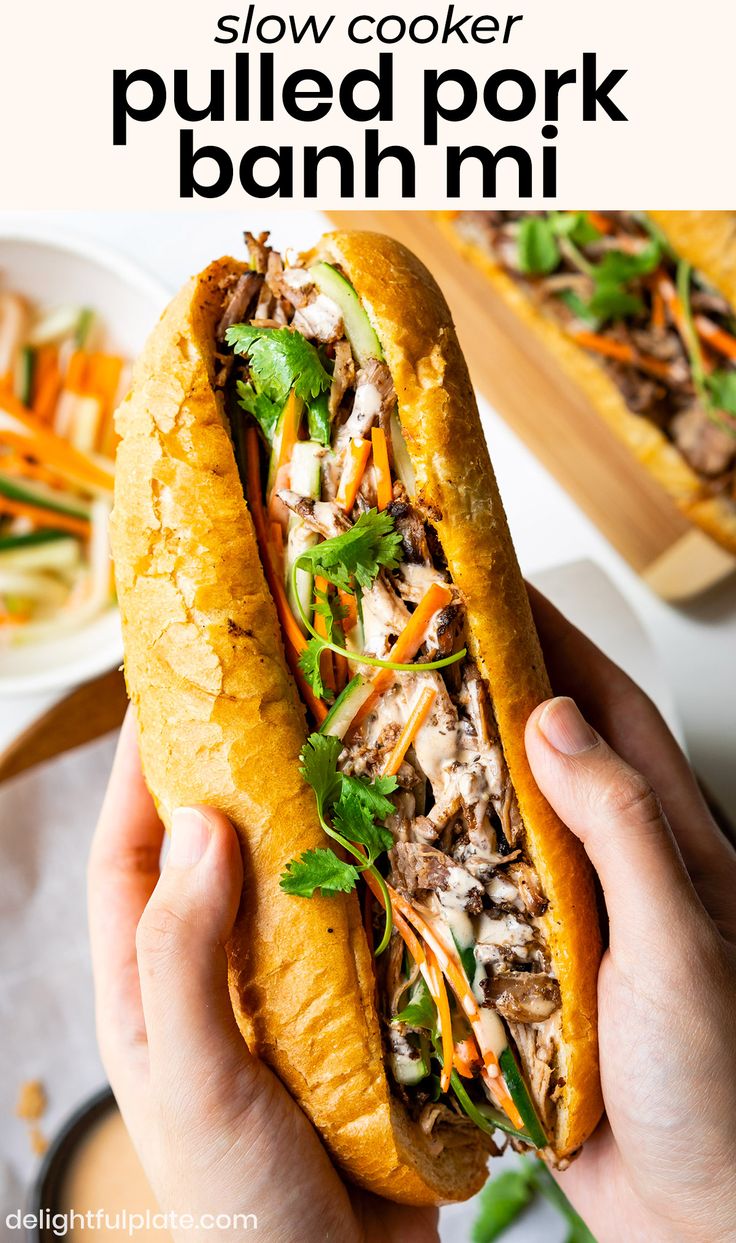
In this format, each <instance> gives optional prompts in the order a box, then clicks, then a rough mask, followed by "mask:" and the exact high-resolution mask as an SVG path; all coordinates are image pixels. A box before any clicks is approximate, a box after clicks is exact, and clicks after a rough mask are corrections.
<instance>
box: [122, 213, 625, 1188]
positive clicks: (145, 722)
mask: <svg viewBox="0 0 736 1243" xmlns="http://www.w3.org/2000/svg"><path fill="white" fill-rule="evenodd" d="M323 247H324V253H325V254H326V255H328V256H329V257H331V258H333V259H334V260H336V261H337V262H339V263H340V264H341V265H342V266H343V268H344V270H345V271H346V274H347V275H348V276H349V277H350V279H351V280H352V281H353V282H354V283H355V286H356V288H357V289H358V292H359V294H360V295H361V297H362V298H363V300H364V303H365V305H366V307H367V309H368V311H369V313H370V314H371V315H372V316H373V317H374V321H375V322H376V325H377V326H378V328H379V333H380V337H381V340H382V343H383V345H384V349H385V350H386V355H387V358H388V362H389V365H390V367H391V370H392V374H393V376H394V382H395V385H396V388H397V393H398V398H399V405H400V412H401V418H402V424H403V426H404V429H405V432H406V435H407V441H408V445H409V451H410V453H411V455H412V458H413V461H414V465H415V469H416V471H417V477H418V480H419V482H420V484H421V487H422V490H423V493H424V496H425V499H426V500H427V501H428V502H429V503H430V504H432V505H434V506H436V507H437V508H438V509H441V510H442V515H443V516H442V518H441V519H439V520H438V528H439V530H440V535H441V538H442V540H443V542H444V546H445V550H446V553H447V556H448V561H449V564H450V567H451V570H452V572H453V575H454V577H455V579H456V581H457V583H458V585H459V586H460V587H461V589H462V590H463V591H464V592H465V593H466V595H467V597H468V604H469V620H470V623H471V628H472V630H473V649H474V652H475V653H476V655H477V657H478V659H479V662H480V663H481V666H482V668H483V672H484V674H485V676H487V677H488V680H489V683H490V686H491V690H492V693H493V695H494V699H495V702H496V710H497V714H498V718H499V727H500V730H501V735H502V738H503V739H504V742H505V746H506V755H507V759H508V762H509V767H510V770H511V775H512V779H513V780H514V782H515V785H516V789H517V792H518V794H519V799H520V805H521V810H522V814H523V815H524V817H525V819H526V821H527V823H528V825H529V840H530V851H531V853H532V856H533V858H534V859H535V862H536V864H537V866H538V867H539V870H540V875H541V879H542V882H543V884H544V886H545V888H546V891H547V893H548V896H549V897H550V900H551V902H550V911H549V914H548V916H547V931H548V935H549V937H550V942H551V948H552V954H553V959H554V963H555V968H556V970H557V973H558V975H559V978H560V983H561V988H562V992H563V1034H564V1038H565V1040H566V1042H567V1062H566V1064H565V1066H564V1067H563V1068H562V1074H563V1075H565V1077H566V1080H567V1084H566V1089H565V1096H564V1097H563V1100H562V1102H561V1108H560V1128H559V1133H558V1136H557V1143H556V1145H555V1146H556V1148H557V1150H558V1151H559V1152H560V1153H564V1152H568V1151H570V1150H572V1149H574V1148H575V1147H577V1146H578V1144H579V1143H580V1142H582V1140H583V1139H584V1138H585V1137H586V1135H587V1134H588V1133H589V1131H590V1130H591V1129H592V1127H593V1126H594V1125H595V1122H596V1121H597V1119H598V1116H599V1114H600V1109H601V1102H600V1090H599V1086H598V1076H597V1049H596V1042H595V979H596V972H597V964H598V957H599V943H598V941H597V917H596V912H595V904H594V899H593V892H592V883H591V879H590V873H589V869H588V867H587V863H586V861H585V858H584V856H583V855H582V852H581V851H580V849H579V847H578V846H577V843H575V842H574V841H573V839H572V838H571V837H570V835H569V834H567V833H566V831H565V830H563V829H562V827H561V826H560V824H559V822H558V821H557V820H556V819H555V817H554V816H553V815H552V813H551V811H550V809H549V808H548V807H547V805H546V804H545V803H544V801H543V800H542V799H541V796H540V795H539V792H538V791H537V790H536V787H535V786H534V784H533V782H532V780H531V776H530V774H529V770H528V768H527V765H526V758H525V755H524V750H523V741H522V738H523V726H524V721H525V719H526V716H527V715H528V712H529V711H530V710H531V708H532V707H533V706H534V705H535V704H536V703H538V702H539V700H540V699H541V698H544V696H545V695H546V694H548V691H549V688H548V683H547V680H546V676H545V674H544V669H543V664H542V659H541V655H540V653H539V648H538V644H537V641H536V636H535V633H534V628H533V624H532V621H531V616H530V613H529V607H528V602H527V599H526V594H525V592H524V588H523V583H522V580H521V577H520V575H519V571H518V567H517V565H516V562H515V558H514V554H513V549H512V546H511V543H510V539H509V535H508V531H507V527H506V521H505V516H504V514H503V509H502V506H501V502H500V500H499V498H498V493H497V490H496V485H495V481H494V479H493V475H492V472H491V468H490V463H489V461H488V456H487V453H486V451H485V449H484V448H482V445H483V441H482V432H481V430H480V424H479V421H478V415H477V409H476V406H475V400H474V397H473V393H472V389H471V387H470V382H469V379H468V376H467V370H466V368H465V364H464V361H463V359H462V355H461V353H460V350H459V346H458V344H457V340H456V337H455V333H454V329H453V328H452V324H451V320H450V316H449V312H448V310H447V307H446V304H445V303H444V300H443V299H442V296H441V294H440V293H439V291H438V290H437V287H436V285H435V284H434V282H433V281H432V279H431V277H430V276H429V274H428V273H427V272H426V270H425V269H424V268H423V267H422V266H421V265H420V264H419V263H418V262H417V261H416V260H415V259H414V257H413V256H411V255H410V254H409V253H408V252H407V251H406V250H404V249H403V248H402V247H400V246H398V245H397V244H396V243H394V242H391V241H390V240H389V239H386V238H382V237H380V236H378V235H367V234H362V235H356V234H335V235H331V236H330V237H328V238H327V239H325V241H324V243H323ZM238 270H240V266H239V265H236V264H234V263H233V261H232V260H222V261H220V262H219V263H215V264H213V265H211V267H210V268H208V269H207V270H206V272H204V273H203V274H202V275H201V276H200V277H198V278H195V279H194V280H193V281H192V282H191V283H190V284H189V285H188V286H187V287H185V289H184V290H182V292H181V293H180V294H179V295H178V297H177V298H176V299H175V300H174V302H173V303H172V304H171V306H170V307H169V309H168V310H167V311H166V313H165V315H164V317H163V319H162V321H161V322H160V324H159V326H158V328H157V329H156V330H155V332H154V334H153V335H152V337H151V339H150V340H149V343H148V345H147V347H146V350H145V352H144V354H143V356H142V358H141V360H140V361H139V363H138V365H137V367H136V371H135V375H134V381H133V387H132V391H131V394H130V396H129V397H128V398H127V399H126V401H125V402H124V403H123V406H122V407H121V409H120V411H119V413H118V429H119V431H120V433H121V435H122V442H121V445H120V448H119V451H118V466H117V479H116V500H115V510H114V515H113V550H114V556H115V562H116V575H117V582H118V593H119V598H120V604H121V611H122V616H123V626H124V633H125V643H126V678H127V681H128V687H129V690H130V694H131V699H132V700H133V703H134V705H135V708H136V712H137V715H138V721H139V726H140V731H141V749H142V755H143V763H144V769H145V772H146V777H147V780H148V783H149V785H150V787H151V789H152V791H153V793H154V795H155V797H156V799H157V802H158V804H159V806H160V808H161V811H162V815H163V817H164V820H165V821H167V822H168V820H169V819H170V815H171V810H172V808H174V807H175V806H177V805H180V804H184V803H192V802H204V803H213V804H214V805H216V806H218V807H220V808H222V809H223V810H224V811H225V812H226V813H227V814H228V815H229V816H230V817H231V818H232V820H233V822H234V824H235V825H236V828H237V829H238V832H239V835H240V837H241V841H242V845H243V852H244V859H245V869H246V873H245V887H244V893H245V898H244V902H243V908H242V910H241V912H240V914H239V916H238V922H237V925H236V929H235V932H234V935H233V938H232V944H231V946H230V948H229V956H230V979H231V991H232V995H233V1002H234V1006H235V1010H236V1014H237V1016H238V1021H239V1023H240V1025H241V1030H243V1033H244V1035H245V1037H246V1039H247V1040H248V1043H249V1045H250V1046H251V1047H252V1048H254V1049H255V1050H257V1051H258V1052H259V1054H260V1055H261V1056H263V1057H264V1058H265V1059H266V1060H268V1061H269V1062H270V1063H271V1065H273V1066H274V1068H275V1069H276V1070H277V1072H278V1074H279V1075H280V1077H281V1078H282V1079H283V1081H284V1082H285V1083H286V1085H287V1087H288V1088H289V1090H290V1091H291V1092H292V1093H293V1095H294V1096H295V1097H296V1099H297V1100H299V1102H300V1103H301V1104H302V1105H303V1107H304V1108H305V1110H306V1112H307V1113H308V1114H309V1116H310V1117H311V1118H312V1120H313V1121H314V1123H315V1125H316V1126H317V1128H318V1129H319V1131H320V1133H321V1134H322V1136H323V1138H324V1140H325V1142H326V1144H327V1146H328V1148H329V1150H330V1151H331V1153H332V1154H333V1155H334V1157H335V1159H336V1160H337V1161H339V1162H340V1164H342V1165H343V1167H344V1168H345V1169H346V1170H347V1171H348V1172H349V1173H350V1174H351V1175H352V1177H353V1178H355V1180H356V1181H358V1182H360V1183H361V1184H363V1185H364V1186H366V1187H369V1188H370V1189H371V1190H373V1191H375V1192H377V1193H379V1194H384V1195H387V1196H390V1197H391V1198H393V1199H396V1200H402V1201H405V1202H408V1203H414V1204H420V1203H424V1204H426V1203H437V1202H441V1201H443V1200H448V1199H460V1198H464V1197H466V1196H468V1195H470V1194H472V1193H473V1192H474V1191H475V1190H477V1189H478V1187H479V1186H480V1185H481V1183H482V1182H483V1180H484V1178H485V1173H486V1171H485V1154H484V1152H483V1151H482V1148H481V1145H480V1144H479V1145H477V1146H473V1147H467V1148H463V1149H455V1150H448V1151H445V1152H444V1153H443V1154H442V1156H441V1157H440V1158H433V1157H431V1156H430V1154H429V1150H428V1145H427V1144H426V1141H425V1140H424V1138H423V1136H422V1134H421V1132H420V1131H419V1130H418V1128H417V1127H415V1126H412V1125H411V1124H409V1123H408V1121H407V1119H406V1116H405V1114H404V1113H403V1110H402V1109H401V1107H400V1106H399V1105H397V1103H396V1101H395V1099H394V1098H393V1097H392V1096H391V1095H390V1093H389V1091H388V1086H387V1081H386V1076H385V1072H384V1069H383V1060H382V1054H381V1043H380V1033H379V1029H378V1023H377V1017H376V1012H375V1006H374V1001H373V984H372V970H371V963H370V957H369V954H368V950H367V946H366V942H365V937H364V935H363V932H362V927H361V923H360V915H359V911H358V906H357V901H356V899H355V896H354V895H349V896H344V895H341V896H339V897H337V898H331V899H317V898H315V899H312V900H311V901H310V902H301V903H300V902H298V900H297V899H295V898H291V897H287V896H286V895H284V894H282V892H281V891H280V890H279V888H278V884H277V879H278V876H279V875H280V873H281V872H282V870H283V867H284V865H285V864H286V862H287V861H288V859H290V858H291V857H293V856H294V854H296V853H299V852H301V851H303V850H305V849H309V848H311V847H315V846H318V845H320V844H323V838H322V833H321V830H320V828H319V824H318V821H317V818H316V815H315V809H314V800H313V796H312V793H311V791H310V790H309V789H307V788H306V787H305V785H304V783H303V781H302V779H301V778H300V776H299V774H298V753H299V749H300V747H301V745H302V742H303V740H304V736H305V717H304V711H303V708H302V706H301V704H300V703H299V701H298V699H297V695H296V692H295V688H294V685H293V682H292V679H291V676H290V674H289V672H288V669H287V666H286V662H285V657H284V653H283V648H282V644H281V638H280V633H279V629H278V623H277V618H276V613H275V609H274V606H273V603H272V600H271V597H270V594H269V592H268V590H267V587H266V584H265V580H264V577H263V573H262V569H261V565H260V561H259V558H258V552H257V546H256V541H255V535H254V531H253V526H252V522H251V519H250V515H249V514H248V511H247V507H246V504H245V501H244V498H243V494H242V489H241V486H240V482H239V478H238V474H237V468H236V465H235V461H234V457H233V452H232V447H231V443H230V438H229V435H228V431H227V427H226V421H225V419H224V416H223V414H222V411H221V409H220V408H219V405H218V401H217V399H216V397H215V394H214V389H213V384H212V379H213V375H212V367H213V359H212V338H213V326H214V322H215V317H216V315H217V313H218V303H219V299H220V289H221V285H222V281H223V279H224V278H225V276H226V275H227V273H228V272H232V271H238ZM425 420H426V425H425ZM430 422H431V431H430V428H429V423H430ZM423 425H424V431H422V427H423ZM462 445H464V446H466V452H463V451H462V449H461V446H462ZM468 447H472V448H473V449H474V450H475V453H474V454H473V453H470V452H469V448H468ZM467 459H469V460H467ZM433 462H434V466H433ZM438 479H439V480H441V481H443V482H437V480H438ZM244 584H247V592H244V590H243V587H244ZM488 601H492V602H493V603H492V607H490V608H489V607H488ZM276 774H278V775H277V776H276ZM286 824H288V826H289V827H288V832H285V830H284V826H285V825H286ZM542 840H544V843H545V845H544V848H543V851H544V853H543V854H542V853H540V842H541V841H542Z"/></svg>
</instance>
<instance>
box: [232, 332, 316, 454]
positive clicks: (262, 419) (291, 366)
mask: <svg viewBox="0 0 736 1243" xmlns="http://www.w3.org/2000/svg"><path fill="white" fill-rule="evenodd" d="M225 340H226V341H227V344H228V345H229V346H230V347H231V348H232V349H233V351H234V352H235V353H236V354H241V355H243V356H245V357H247V359H248V367H249V370H250V377H251V378H250V382H249V383H245V382H243V381H240V382H239V383H238V385H237V392H238V404H239V405H240V406H241V407H242V408H243V409H244V410H246V411H247V412H248V414H252V415H253V416H254V417H255V419H256V420H257V422H258V424H259V426H260V427H261V430H262V431H263V434H264V436H265V437H266V440H267V441H268V442H269V444H270V443H271V441H272V440H273V435H274V430H275V427H276V422H277V419H278V415H279V413H280V411H281V409H282V407H283V404H284V402H285V401H286V399H287V397H288V396H289V393H290V392H291V391H292V389H293V391H294V392H295V393H296V396H297V397H299V398H300V399H301V400H302V401H303V402H304V403H305V405H306V407H307V417H308V420H309V432H310V436H311V438H312V439H315V440H319V441H320V443H321V444H324V445H327V444H329V440H330V418H329V410H328V406H327V394H328V393H329V390H330V385H331V384H332V377H331V375H330V373H329V371H328V370H327V368H326V367H325V365H324V361H323V359H322V357H321V356H320V353H319V351H318V350H317V348H316V347H315V346H314V345H312V343H311V342H310V341H308V340H307V338H306V337H305V336H304V335H303V334H302V333H301V332H295V331H292V329H291V328H259V327H258V326H257V325H254V324H233V325H232V326H231V327H230V328H228V329H227V332H226V333H225Z"/></svg>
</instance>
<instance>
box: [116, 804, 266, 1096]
mask: <svg viewBox="0 0 736 1243" xmlns="http://www.w3.org/2000/svg"><path fill="white" fill-rule="evenodd" d="M242 879H243V873H242V861H241V857H240V848H239V845H238V840H237V837H236V835H235V831H234V829H233V828H232V825H231V824H230V822H229V821H228V820H227V819H226V818H225V816H222V815H220V814H219V813H218V812H216V811H213V810H212V809H211V808H196V807H193V808H180V809H179V810H177V811H175V812H174V816H173V825H172V837H171V848H170V850H169V854H168V857H167V859H166V862H165V864H164V867H163V871H162V873H161V879H160V880H159V883H158V885H157V886H156V889H155V890H154V893H153V895H152V896H151V900H150V902H149V903H148V906H147V907H146V910H145V912H144V914H143V917H142V919H141V921H140V924H139V926H138V934H137V946H138V966H139V971H140V980H141V992H142V996H143V1011H144V1014H145V1019H146V1031H147V1033H148V1046H149V1054H150V1059H151V1073H152V1076H153V1078H154V1079H155V1080H157V1081H158V1082H160V1083H167V1084H169V1085H175V1084H176V1083H177V1082H180V1081H181V1076H185V1077H187V1078H188V1079H190V1080H191V1079H192V1077H195V1078H196V1077H197V1076H200V1077H201V1081H202V1082H203V1083H204V1082H209V1081H210V1076H211V1073H212V1068H213V1066H216V1067H217V1070H218V1078H219V1080H220V1081H222V1082H223V1083H232V1081H233V1076H234V1075H238V1074H240V1073H242V1069H243V1063H244V1060H245V1058H246V1048H245V1044H244V1042H243V1040H242V1037H241V1036H240V1034H239V1032H238V1028H237V1025H236V1022H235V1018H234V1015H233V1011H232V1006H231V1003H230V997H229V993H228V987H227V961H226V955H225V949H224V947H225V944H226V942H227V940H228V938H229V937H230V934H231V932H232V928H233V924H234V922H235V916H236V914H237V910H238V903H239V900H240V894H241V889H242ZM192 1087H196V1083H194V1084H192ZM193 1095H194V1096H196V1092H194V1093H193Z"/></svg>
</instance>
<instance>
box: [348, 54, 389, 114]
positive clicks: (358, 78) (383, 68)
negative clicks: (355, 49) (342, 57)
mask: <svg viewBox="0 0 736 1243" xmlns="http://www.w3.org/2000/svg"><path fill="white" fill-rule="evenodd" d="M393 60H394V58H393V54H392V53H391V52H381V53H380V55H379V57H378V73H374V72H373V70H372V69H353V70H351V72H350V73H346V74H345V77H344V78H343V80H342V83H341V84H340V107H341V108H342V110H343V112H344V113H345V116H346V117H348V119H349V120H351V121H374V120H376V119H378V120H379V121H393V119H394V78H393ZM360 82H370V83H372V84H373V85H374V86H377V87H378V95H377V97H376V102H375V104H374V105H373V106H372V107H370V108H361V107H360V106H359V105H358V104H356V102H355V88H356V86H358V84H359V83H360Z"/></svg>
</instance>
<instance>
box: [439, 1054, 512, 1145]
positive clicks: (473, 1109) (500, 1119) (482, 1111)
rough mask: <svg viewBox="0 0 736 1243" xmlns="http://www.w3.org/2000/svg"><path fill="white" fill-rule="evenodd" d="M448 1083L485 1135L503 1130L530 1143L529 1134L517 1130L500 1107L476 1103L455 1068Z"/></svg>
mask: <svg viewBox="0 0 736 1243" xmlns="http://www.w3.org/2000/svg"><path fill="white" fill-rule="evenodd" d="M450 1084H451V1087H452V1090H453V1092H454V1093H455V1096H456V1097H457V1099H458V1101H459V1102H460V1105H461V1106H462V1108H463V1110H464V1111H465V1113H466V1114H467V1115H468V1117H469V1118H470V1121H471V1122H474V1123H475V1125H476V1126H477V1127H478V1128H479V1129H480V1130H481V1131H485V1133H486V1135H492V1134H493V1132H494V1131H504V1132H505V1133H506V1134H507V1135H514V1136H515V1137H516V1138H517V1139H521V1140H523V1141H524V1143H525V1144H530V1143H532V1140H531V1138H530V1137H529V1135H526V1134H525V1133H524V1131H517V1129H516V1127H515V1126H513V1125H512V1124H511V1123H510V1122H509V1120H508V1118H507V1117H506V1115H505V1114H503V1113H502V1112H501V1110H500V1109H494V1108H493V1106H492V1105H485V1104H481V1105H476V1103H475V1101H473V1100H471V1098H470V1096H469V1095H468V1093H467V1092H466V1090H465V1085H464V1083H463V1081H462V1079H461V1078H460V1076H459V1074H458V1073H457V1071H456V1070H453V1072H452V1078H451V1080H450Z"/></svg>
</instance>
